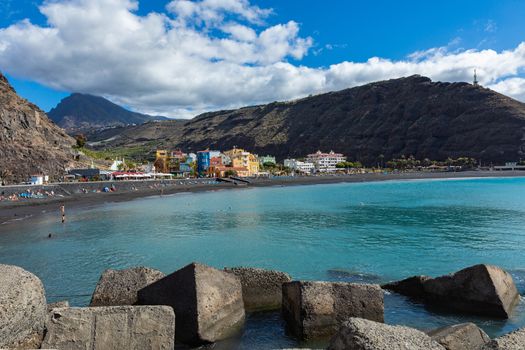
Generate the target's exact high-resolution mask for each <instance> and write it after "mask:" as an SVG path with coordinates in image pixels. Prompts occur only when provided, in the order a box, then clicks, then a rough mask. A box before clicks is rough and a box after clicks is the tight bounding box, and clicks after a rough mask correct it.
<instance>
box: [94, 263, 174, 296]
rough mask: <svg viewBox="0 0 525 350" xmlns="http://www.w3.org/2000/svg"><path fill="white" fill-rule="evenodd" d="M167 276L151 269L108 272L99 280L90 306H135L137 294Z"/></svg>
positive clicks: (138, 268)
mask: <svg viewBox="0 0 525 350" xmlns="http://www.w3.org/2000/svg"><path fill="white" fill-rule="evenodd" d="M164 276H165V275H164V274H163V273H162V272H160V271H158V270H154V269H150V268H149V267H142V266H140V267H133V268H130V269H124V270H112V269H109V270H106V271H104V272H103V273H102V275H101V276H100V279H99V280H98V283H97V286H96V288H95V291H94V292H93V296H92V297H91V303H90V306H118V305H135V304H136V303H137V292H138V291H139V290H141V289H142V288H144V287H146V286H148V285H150V284H151V283H153V282H156V281H158V280H160V279H161V278H163V277H164Z"/></svg>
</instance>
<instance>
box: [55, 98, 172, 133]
mask: <svg viewBox="0 0 525 350" xmlns="http://www.w3.org/2000/svg"><path fill="white" fill-rule="evenodd" d="M48 115H49V117H50V118H51V119H52V120H53V121H54V122H55V123H57V124H58V125H59V126H61V127H63V128H64V129H66V131H68V132H69V133H76V132H85V131H90V130H94V129H104V128H110V127H117V126H126V125H132V124H143V123H146V122H149V121H153V120H165V119H167V118H165V117H154V116H150V115H147V114H141V113H137V112H132V111H129V110H127V109H125V108H123V107H121V106H119V105H117V104H115V103H113V102H111V101H109V100H107V99H106V98H104V97H101V96H95V95H90V94H84V93H78V92H75V93H72V94H71V95H69V96H68V97H66V98H64V99H62V101H60V103H59V104H58V105H57V106H56V107H55V108H53V109H51V111H49V113H48Z"/></svg>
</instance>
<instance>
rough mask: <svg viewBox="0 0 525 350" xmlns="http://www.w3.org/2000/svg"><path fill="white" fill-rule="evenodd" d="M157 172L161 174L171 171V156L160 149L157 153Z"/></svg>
mask: <svg viewBox="0 0 525 350" xmlns="http://www.w3.org/2000/svg"><path fill="white" fill-rule="evenodd" d="M154 165H155V170H156V171H157V172H159V173H167V172H169V171H170V154H169V152H168V151H167V150H165V149H158V150H157V152H156V153H155V163H154Z"/></svg>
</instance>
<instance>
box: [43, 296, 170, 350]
mask: <svg viewBox="0 0 525 350" xmlns="http://www.w3.org/2000/svg"><path fill="white" fill-rule="evenodd" d="M174 337H175V314H174V313H173V309H172V308H170V307H168V306H109V307H82V308H76V307H72V308H63V309H54V310H53V311H51V312H50V313H49V320H48V324H47V332H46V336H45V338H44V342H43V344H42V348H55V349H68V350H77V349H78V350H85V349H93V350H98V349H100V350H102V349H136V350H142V349H151V350H152V349H159V350H160V349H166V350H167V349H170V350H171V349H173V348H174Z"/></svg>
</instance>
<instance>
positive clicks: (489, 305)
mask: <svg viewBox="0 0 525 350" xmlns="http://www.w3.org/2000/svg"><path fill="white" fill-rule="evenodd" d="M421 284H422V289H421ZM383 287H384V288H386V289H391V290H394V291H397V292H399V293H401V294H405V295H408V296H412V297H414V296H415V297H419V298H421V299H422V300H423V301H424V302H425V303H429V304H435V305H439V306H442V307H444V308H447V309H451V310H455V311H460V312H466V313H471V314H477V315H484V316H492V317H498V318H508V317H509V315H510V313H511V312H512V309H513V308H514V306H516V304H517V303H518V300H519V294H518V290H517V289H516V285H515V284H514V281H513V280H512V276H511V275H510V274H509V273H507V272H506V271H504V270H502V269H501V268H499V267H497V266H491V265H475V266H471V267H468V268H466V269H463V270H461V271H458V272H456V273H454V274H451V275H446V276H441V277H436V278H427V277H424V276H417V277H412V278H409V279H406V280H403V281H400V282H394V283H390V284H387V285H384V286H383Z"/></svg>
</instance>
